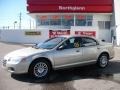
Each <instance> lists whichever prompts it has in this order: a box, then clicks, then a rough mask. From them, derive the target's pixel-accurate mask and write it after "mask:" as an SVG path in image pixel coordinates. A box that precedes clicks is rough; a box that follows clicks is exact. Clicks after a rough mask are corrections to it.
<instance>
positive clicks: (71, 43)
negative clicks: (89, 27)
mask: <svg viewBox="0 0 120 90" xmlns="http://www.w3.org/2000/svg"><path fill="white" fill-rule="evenodd" d="M80 41H81V39H80V38H77V37H73V38H70V39H68V40H66V41H65V42H64V43H63V44H62V45H61V46H62V47H63V49H72V48H79V47H80V46H81V44H80Z"/></svg>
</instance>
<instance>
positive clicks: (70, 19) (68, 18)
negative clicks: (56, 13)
mask: <svg viewBox="0 0 120 90" xmlns="http://www.w3.org/2000/svg"><path fill="white" fill-rule="evenodd" d="M62 25H63V26H74V16H73V15H63V16H62Z"/></svg>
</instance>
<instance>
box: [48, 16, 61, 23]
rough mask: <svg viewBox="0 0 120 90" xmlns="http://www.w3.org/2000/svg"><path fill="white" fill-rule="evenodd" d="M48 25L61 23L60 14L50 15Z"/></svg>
mask: <svg viewBox="0 0 120 90" xmlns="http://www.w3.org/2000/svg"><path fill="white" fill-rule="evenodd" d="M50 25H61V16H59V15H52V16H50Z"/></svg>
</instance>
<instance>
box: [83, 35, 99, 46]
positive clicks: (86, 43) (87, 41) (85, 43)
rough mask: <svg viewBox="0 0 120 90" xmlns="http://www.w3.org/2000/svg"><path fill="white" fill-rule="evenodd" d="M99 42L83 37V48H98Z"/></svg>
mask: <svg viewBox="0 0 120 90" xmlns="http://www.w3.org/2000/svg"><path fill="white" fill-rule="evenodd" d="M96 45H97V42H96V40H94V39H92V38H88V37H83V38H82V46H83V47H88V46H96Z"/></svg>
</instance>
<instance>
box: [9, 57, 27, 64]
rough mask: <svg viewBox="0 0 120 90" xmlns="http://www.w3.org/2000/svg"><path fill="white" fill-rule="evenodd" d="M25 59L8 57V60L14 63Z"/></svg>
mask: <svg viewBox="0 0 120 90" xmlns="http://www.w3.org/2000/svg"><path fill="white" fill-rule="evenodd" d="M23 61H26V57H11V58H9V59H8V62H14V63H19V62H23Z"/></svg>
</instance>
